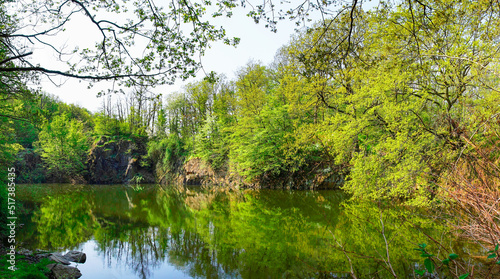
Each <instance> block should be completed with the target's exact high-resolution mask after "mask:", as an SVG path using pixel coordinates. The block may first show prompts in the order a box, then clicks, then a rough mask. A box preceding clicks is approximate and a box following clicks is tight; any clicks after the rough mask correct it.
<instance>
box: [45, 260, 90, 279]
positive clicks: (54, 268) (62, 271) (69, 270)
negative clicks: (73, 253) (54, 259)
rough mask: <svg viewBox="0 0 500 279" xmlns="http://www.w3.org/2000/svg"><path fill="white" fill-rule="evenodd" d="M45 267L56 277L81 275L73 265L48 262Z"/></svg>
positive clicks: (67, 277)
mask: <svg viewBox="0 0 500 279" xmlns="http://www.w3.org/2000/svg"><path fill="white" fill-rule="evenodd" d="M47 268H48V269H49V270H50V271H51V272H52V275H53V277H54V278H56V279H73V278H80V277H82V273H81V272H80V270H79V269H78V268H76V267H74V266H69V265H62V264H57V263H55V264H49V265H47Z"/></svg>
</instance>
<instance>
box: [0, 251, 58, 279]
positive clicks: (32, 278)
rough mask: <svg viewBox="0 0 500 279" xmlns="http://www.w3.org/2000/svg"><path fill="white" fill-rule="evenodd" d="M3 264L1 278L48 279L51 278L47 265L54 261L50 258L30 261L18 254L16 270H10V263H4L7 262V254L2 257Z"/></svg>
mask: <svg viewBox="0 0 500 279" xmlns="http://www.w3.org/2000/svg"><path fill="white" fill-rule="evenodd" d="M0 260H1V261H2V263H3V264H2V265H0V266H1V268H0V278H15V279H47V278H49V273H50V271H49V270H48V269H47V265H48V264H50V263H53V262H52V261H51V260H49V259H46V258H44V259H41V260H40V261H39V262H36V263H33V264H32V263H29V262H27V261H26V260H25V257H24V256H20V255H16V268H17V270H16V271H12V270H9V269H8V267H9V265H7V264H4V263H6V262H7V256H5V255H2V256H1V257H0Z"/></svg>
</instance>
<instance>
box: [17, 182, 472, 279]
mask: <svg viewBox="0 0 500 279" xmlns="http://www.w3.org/2000/svg"><path fill="white" fill-rule="evenodd" d="M17 191H18V192H17V196H18V199H19V200H20V201H21V202H22V204H23V207H24V210H23V215H22V216H21V217H22V222H23V223H24V224H25V225H24V227H23V229H22V230H21V231H20V232H19V235H18V238H19V240H20V241H21V242H22V243H23V245H22V246H24V247H26V248H29V249H44V250H57V251H66V250H78V251H83V252H85V253H86V254H87V262H86V263H84V264H79V265H78V268H79V269H80V270H81V272H82V274H83V276H82V278H84V279H85V278H350V273H349V272H350V270H351V266H352V270H353V271H354V272H355V273H356V274H357V276H358V278H368V277H370V278H389V277H390V275H389V270H390V269H389V266H388V264H387V263H388V261H387V249H386V247H388V248H389V262H390V263H391V266H392V267H393V269H394V270H395V272H396V273H398V274H399V275H400V276H402V277H411V276H412V275H413V270H414V268H416V267H420V263H421V262H422V259H421V258H420V257H419V253H418V252H416V251H415V250H414V248H416V247H417V245H418V243H424V242H426V243H429V242H430V240H429V236H431V237H433V238H435V239H443V236H445V235H446V237H445V238H444V239H447V240H444V242H445V245H446V241H449V243H456V242H455V239H452V237H451V236H450V235H448V234H445V233H446V232H447V230H448V229H447V227H446V226H445V225H443V224H441V222H437V221H436V220H434V219H432V218H431V217H429V216H430V215H432V213H430V212H426V213H422V212H418V211H416V210H414V209H409V208H403V207H384V206H383V205H380V204H375V203H362V202H356V201H349V202H346V200H347V196H346V195H345V194H344V193H343V192H341V191H277V190H259V191H257V190H244V191H237V192H234V191H221V190H220V191H214V190H212V191H206V190H205V191H202V190H196V189H189V190H187V189H181V190H179V189H177V190H173V189H167V190H165V189H162V188H160V187H155V186H152V185H149V186H147V185H145V186H143V187H142V189H140V190H138V189H136V190H134V189H132V188H131V187H129V186H124V185H106V186H95V185H92V186H90V185H83V186H81V185H80V186H74V185H61V184H50V185H49V184H43V185H21V186H19V187H18V189H17ZM426 235H427V236H426ZM386 241H387V242H386ZM386 243H387V246H386ZM449 245H451V244H449ZM430 247H431V250H432V245H430ZM453 249H454V251H455V252H460V251H458V250H460V249H464V248H457V247H453ZM436 250H437V248H436ZM433 252H434V253H438V252H439V251H433ZM349 262H351V264H350V263H349Z"/></svg>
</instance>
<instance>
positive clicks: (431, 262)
mask: <svg viewBox="0 0 500 279" xmlns="http://www.w3.org/2000/svg"><path fill="white" fill-rule="evenodd" d="M418 247H419V248H415V249H414V250H417V251H420V252H421V253H422V254H421V255H420V257H422V258H425V260H424V267H425V269H423V270H420V269H415V273H417V274H418V275H420V276H424V275H425V273H426V271H427V272H428V273H429V274H435V272H436V273H437V274H440V273H442V272H443V271H440V269H442V268H443V267H444V266H446V267H447V268H448V272H450V273H452V274H454V276H455V277H457V278H460V279H465V278H467V277H469V273H465V274H462V275H458V274H456V272H457V271H456V270H453V269H451V268H450V264H451V263H453V262H454V261H456V260H457V259H458V255H457V254H455V253H451V254H449V255H448V257H447V258H445V259H444V260H441V261H440V262H441V265H439V266H436V263H435V261H437V259H436V256H435V255H433V254H430V253H429V252H427V251H426V249H425V248H426V247H427V244H425V243H421V244H419V245H418Z"/></svg>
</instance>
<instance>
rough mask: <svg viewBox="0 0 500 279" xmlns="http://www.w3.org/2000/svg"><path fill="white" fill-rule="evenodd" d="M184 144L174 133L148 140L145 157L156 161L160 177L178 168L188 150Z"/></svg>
mask: <svg viewBox="0 0 500 279" xmlns="http://www.w3.org/2000/svg"><path fill="white" fill-rule="evenodd" d="M185 145H186V144H185V142H184V141H183V139H181V138H180V137H179V136H177V135H176V134H171V135H170V136H168V137H165V138H162V139H156V140H151V141H149V142H148V147H147V150H148V155H147V156H146V158H147V159H149V160H152V161H153V162H156V164H157V165H156V169H157V175H158V176H159V177H160V178H161V177H163V176H164V175H165V174H167V173H174V172H176V171H178V170H180V167H181V165H182V163H183V162H184V158H185V157H186V155H187V152H188V151H187V150H186V148H185Z"/></svg>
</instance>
